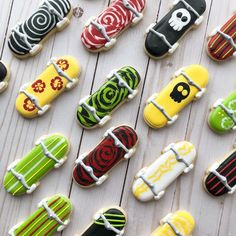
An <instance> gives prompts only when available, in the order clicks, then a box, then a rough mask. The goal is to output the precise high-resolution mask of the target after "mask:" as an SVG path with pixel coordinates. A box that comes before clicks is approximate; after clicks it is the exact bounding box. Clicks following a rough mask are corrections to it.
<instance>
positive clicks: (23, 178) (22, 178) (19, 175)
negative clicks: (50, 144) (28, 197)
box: [7, 168, 36, 193]
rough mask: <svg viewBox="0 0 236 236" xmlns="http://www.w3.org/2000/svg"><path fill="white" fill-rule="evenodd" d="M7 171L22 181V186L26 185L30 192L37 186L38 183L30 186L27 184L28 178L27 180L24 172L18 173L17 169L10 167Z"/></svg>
mask: <svg viewBox="0 0 236 236" xmlns="http://www.w3.org/2000/svg"><path fill="white" fill-rule="evenodd" d="M7 171H8V172H11V173H12V175H13V176H14V177H15V178H16V179H17V180H18V181H20V183H21V184H22V186H24V187H25V188H26V189H27V190H28V192H29V193H30V192H32V191H33V190H34V189H35V188H36V185H35V184H33V185H31V186H29V185H28V184H27V182H26V180H25V177H24V175H22V174H20V173H18V172H17V171H15V170H14V168H9V169H8V170H7Z"/></svg>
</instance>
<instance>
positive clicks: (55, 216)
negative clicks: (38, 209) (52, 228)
mask: <svg viewBox="0 0 236 236" xmlns="http://www.w3.org/2000/svg"><path fill="white" fill-rule="evenodd" d="M42 207H43V208H44V209H45V210H46V211H47V213H48V217H49V219H53V220H55V221H56V222H57V223H58V224H60V225H65V223H64V222H63V221H62V220H61V219H60V218H59V217H58V215H57V214H56V213H55V212H54V211H53V210H52V209H51V208H50V207H49V206H48V204H47V202H46V201H45V202H43V203H42Z"/></svg>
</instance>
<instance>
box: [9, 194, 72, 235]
mask: <svg viewBox="0 0 236 236" xmlns="http://www.w3.org/2000/svg"><path fill="white" fill-rule="evenodd" d="M71 213H72V205H71V202H70V200H69V199H68V198H67V197H65V196H63V195H59V194H58V195H55V196H53V197H50V198H47V199H44V200H42V201H41V202H40V203H39V204H38V210H36V211H35V212H34V213H33V214H32V215H31V216H29V217H28V218H27V219H26V220H25V221H24V222H22V223H19V224H17V225H15V226H14V227H12V228H11V229H10V231H9V235H11V236H18V235H53V234H54V233H56V232H60V231H62V230H63V229H64V228H65V227H66V226H67V225H68V224H69V222H70V215H71Z"/></svg>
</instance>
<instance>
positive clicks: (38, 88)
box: [32, 79, 46, 93]
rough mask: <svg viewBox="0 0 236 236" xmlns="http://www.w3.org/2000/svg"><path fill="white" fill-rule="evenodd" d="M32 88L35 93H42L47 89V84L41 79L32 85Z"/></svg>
mask: <svg viewBox="0 0 236 236" xmlns="http://www.w3.org/2000/svg"><path fill="white" fill-rule="evenodd" d="M32 88H33V90H34V92H35V93H42V92H43V91H44V89H45V88H46V84H45V83H44V82H43V81H42V80H41V79H39V80H37V81H35V82H34V83H33V84H32Z"/></svg>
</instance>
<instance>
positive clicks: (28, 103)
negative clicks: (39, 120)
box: [23, 98, 36, 111]
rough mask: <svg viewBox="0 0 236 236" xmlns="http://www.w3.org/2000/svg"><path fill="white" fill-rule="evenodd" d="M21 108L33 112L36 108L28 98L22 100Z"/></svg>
mask: <svg viewBox="0 0 236 236" xmlns="http://www.w3.org/2000/svg"><path fill="white" fill-rule="evenodd" d="M23 107H24V109H25V110H26V111H33V110H34V109H35V108H36V106H35V104H34V103H32V101H31V100H30V99H29V98H26V99H25V100H24V104H23Z"/></svg>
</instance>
